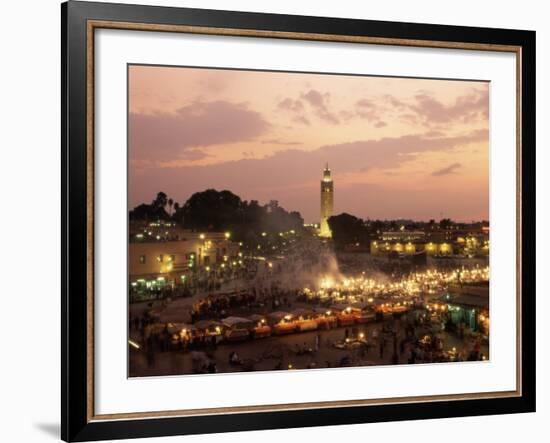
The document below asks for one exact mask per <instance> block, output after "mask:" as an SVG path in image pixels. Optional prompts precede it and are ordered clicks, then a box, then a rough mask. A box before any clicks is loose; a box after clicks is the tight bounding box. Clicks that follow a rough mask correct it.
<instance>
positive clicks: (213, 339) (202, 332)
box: [193, 320, 223, 344]
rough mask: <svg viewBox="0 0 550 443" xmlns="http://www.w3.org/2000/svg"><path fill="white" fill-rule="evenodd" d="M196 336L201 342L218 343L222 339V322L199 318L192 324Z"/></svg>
mask: <svg viewBox="0 0 550 443" xmlns="http://www.w3.org/2000/svg"><path fill="white" fill-rule="evenodd" d="M193 326H195V329H196V331H197V334H196V336H197V338H198V339H199V340H201V341H203V342H210V343H216V344H217V343H219V342H220V341H222V340H223V334H222V333H223V324H222V323H220V322H219V321H216V320H199V321H197V322H195V323H194V324H193Z"/></svg>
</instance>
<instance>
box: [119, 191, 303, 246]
mask: <svg viewBox="0 0 550 443" xmlns="http://www.w3.org/2000/svg"><path fill="white" fill-rule="evenodd" d="M129 217H130V220H145V221H156V220H164V221H168V220H172V221H174V222H176V223H177V224H179V225H180V226H182V227H183V228H186V229H192V230H204V231H229V232H231V233H232V235H233V236H234V238H238V239H242V240H246V239H247V238H248V237H251V236H253V237H256V236H257V235H258V234H259V233H261V232H262V231H268V232H272V231H289V230H292V229H294V230H299V229H302V227H303V224H304V220H303V218H302V216H301V215H300V213H299V212H296V211H291V212H289V211H286V210H285V209H284V208H282V207H281V206H279V204H278V202H277V201H275V200H272V201H271V202H269V203H268V204H265V205H260V204H259V203H258V201H256V200H250V201H246V200H242V199H241V198H240V197H239V196H238V195H235V194H233V193H232V192H231V191H227V190H224V191H217V190H215V189H207V190H206V191H202V192H197V193H195V194H193V195H192V196H191V197H190V198H189V199H188V200H187V201H186V202H185V203H183V204H181V205H180V204H179V203H177V202H174V200H173V199H171V198H168V196H167V195H166V194H165V193H164V192H159V193H158V194H157V196H156V198H155V199H154V200H153V201H152V202H151V203H150V204H146V203H143V204H141V205H139V206H136V207H135V208H134V209H133V210H131V211H130V214H129Z"/></svg>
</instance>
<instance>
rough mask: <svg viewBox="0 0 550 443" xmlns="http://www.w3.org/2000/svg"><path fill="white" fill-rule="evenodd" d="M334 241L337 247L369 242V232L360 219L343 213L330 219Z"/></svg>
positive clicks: (329, 223)
mask: <svg viewBox="0 0 550 443" xmlns="http://www.w3.org/2000/svg"><path fill="white" fill-rule="evenodd" d="M328 225H329V227H330V230H331V231H332V239H333V240H334V243H335V244H336V246H337V247H344V246H346V245H348V244H352V243H360V242H365V241H368V238H369V231H368V229H367V227H366V226H365V223H364V221H363V220H361V219H360V218H357V217H355V216H353V215H350V214H347V213H345V212H344V213H342V214H340V215H335V216H334V215H333V216H332V217H329V219H328Z"/></svg>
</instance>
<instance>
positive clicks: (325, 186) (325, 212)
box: [319, 163, 334, 237]
mask: <svg viewBox="0 0 550 443" xmlns="http://www.w3.org/2000/svg"><path fill="white" fill-rule="evenodd" d="M333 204H334V184H333V183H332V177H331V175H330V169H329V168H328V163H327V166H326V167H325V170H324V171H323V179H322V180H321V224H320V226H319V235H320V236H321V237H332V232H331V231H330V227H329V225H328V219H329V217H331V216H332V207H333Z"/></svg>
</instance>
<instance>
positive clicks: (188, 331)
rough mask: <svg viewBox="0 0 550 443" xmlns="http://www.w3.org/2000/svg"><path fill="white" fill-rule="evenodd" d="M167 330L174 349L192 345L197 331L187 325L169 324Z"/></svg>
mask: <svg viewBox="0 0 550 443" xmlns="http://www.w3.org/2000/svg"><path fill="white" fill-rule="evenodd" d="M167 330H168V334H169V335H170V340H171V345H172V346H173V347H175V346H179V345H182V344H184V345H185V344H189V343H191V342H192V341H193V338H194V336H195V335H196V331H197V330H196V328H195V327H194V326H193V325H189V324H187V323H168V326H167Z"/></svg>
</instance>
